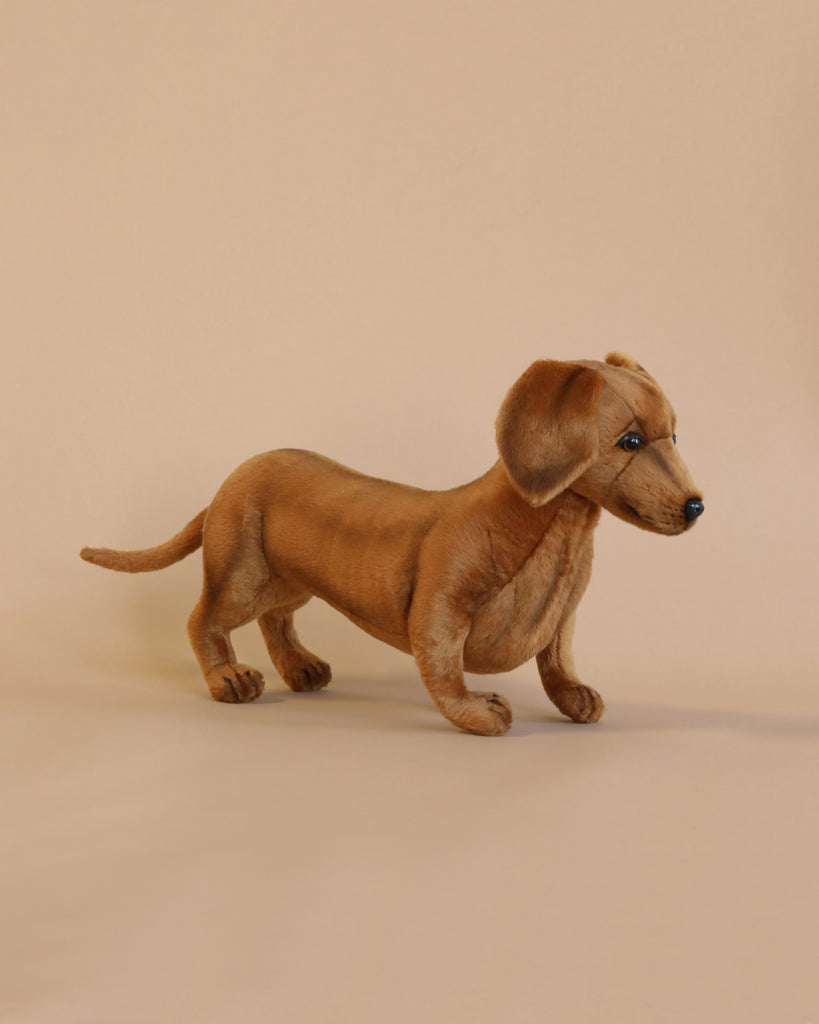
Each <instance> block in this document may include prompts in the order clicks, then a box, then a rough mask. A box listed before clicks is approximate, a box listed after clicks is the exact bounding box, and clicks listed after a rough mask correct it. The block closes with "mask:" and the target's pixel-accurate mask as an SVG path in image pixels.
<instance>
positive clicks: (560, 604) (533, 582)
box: [464, 509, 597, 672]
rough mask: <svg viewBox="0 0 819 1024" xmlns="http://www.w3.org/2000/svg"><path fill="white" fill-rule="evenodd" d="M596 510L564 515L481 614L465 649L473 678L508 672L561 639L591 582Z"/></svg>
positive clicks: (465, 661) (480, 611) (477, 616)
mask: <svg viewBox="0 0 819 1024" xmlns="http://www.w3.org/2000/svg"><path fill="white" fill-rule="evenodd" d="M596 522H597V514H596V510H594V511H592V510H590V511H589V512H588V514H585V515H581V516H578V514H577V510H576V509H567V510H566V511H565V512H564V513H563V514H561V515H558V516H557V517H556V519H555V522H554V523H553V524H552V526H551V528H550V529H549V530H548V531H547V532H546V533H545V534H544V535H543V537H542V538H541V539H540V541H539V542H538V544H537V545H536V547H535V548H534V550H533V551H532V552H531V553H530V554H529V556H528V557H527V558H526V559H525V561H524V562H523V563H522V564H521V565H520V566H519V568H518V569H517V571H516V572H515V573H514V574H513V575H512V576H511V578H510V579H509V580H508V581H506V582H505V583H503V584H502V585H501V586H500V587H499V589H498V590H497V591H496V592H495V593H494V594H493V595H492V596H491V597H490V598H489V600H488V601H487V602H486V603H485V604H484V605H483V606H482V607H481V608H480V609H479V611H478V612H477V614H476V615H475V616H474V618H473V621H472V629H471V630H470V633H469V637H468V638H467V642H466V645H465V647H464V667H465V668H466V670H467V671H469V672H506V671H509V670H510V669H512V668H515V667H517V666H518V665H521V664H523V662H525V661H528V660H529V659H530V658H532V657H534V655H535V654H537V653H538V652H539V651H541V650H543V649H544V648H545V647H546V646H548V644H549V643H550V641H551V640H552V638H553V637H554V635H555V632H556V630H557V628H558V626H559V625H560V624H561V622H562V621H563V619H564V618H565V616H566V614H567V612H568V611H570V610H571V608H572V607H573V606H574V604H576V602H577V600H579V597H580V595H581V594H582V591H583V589H584V588H585V586H586V583H587V582H588V577H589V572H590V566H591V556H592V534H593V527H594V525H596Z"/></svg>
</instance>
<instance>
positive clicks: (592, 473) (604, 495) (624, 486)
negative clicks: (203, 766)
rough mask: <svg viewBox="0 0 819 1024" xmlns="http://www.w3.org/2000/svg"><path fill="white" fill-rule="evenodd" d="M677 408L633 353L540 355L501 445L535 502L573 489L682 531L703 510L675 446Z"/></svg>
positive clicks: (507, 407) (518, 391)
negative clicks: (571, 358) (601, 358)
mask: <svg viewBox="0 0 819 1024" xmlns="http://www.w3.org/2000/svg"><path fill="white" fill-rule="evenodd" d="M675 428H676V417H675V415H674V410H673V409H672V408H671V405H670V404H669V402H668V399H667V398H666V397H665V395H664V394H663V392H662V390H661V389H660V387H659V385H658V384H657V382H656V381H655V380H654V379H653V378H652V377H650V376H649V374H648V373H646V371H645V370H644V369H643V368H642V367H641V366H639V364H637V363H636V362H634V360H633V359H630V358H629V357H628V356H624V355H622V354H621V353H619V352H614V353H611V354H610V355H609V356H607V357H606V361H605V363H599V362H591V361H588V362H586V361H578V362H573V363H560V362H555V361H549V360H544V361H541V362H539V363H534V364H533V365H532V366H530V367H529V369H528V370H527V371H526V373H525V374H524V375H523V376H522V377H521V378H520V380H519V381H518V382H517V383H516V384H515V385H514V387H513V388H512V389H511V390H510V392H509V394H508V395H507V396H506V399H505V401H504V403H503V405H502V406H501V411H500V414H499V416H498V424H497V437H498V448H499V451H500V454H501V461H502V462H503V464H504V466H505V468H506V471H507V473H508V475H509V478H510V480H511V481H512V483H513V485H514V486H515V488H516V489H517V490H518V491H519V493H520V494H521V495H522V496H523V497H524V498H526V500H527V501H529V502H530V503H531V504H533V505H542V504H544V503H545V502H547V501H550V500H552V499H553V498H554V497H556V496H557V495H558V494H559V493H560V492H561V491H563V490H566V489H571V490H573V491H575V492H576V493H577V494H580V495H582V496H583V497H585V498H588V499H589V500H591V501H594V502H596V503H597V504H599V505H602V506H603V508H605V509H607V510H608V511H609V512H611V513H613V514H614V515H616V516H618V517H619V518H620V519H624V520H625V521H626V522H628V523H632V524H633V525H634V526H639V527H640V528H641V529H644V530H651V531H653V532H654V533H664V534H678V533H684V532H685V531H686V530H687V529H689V528H690V527H691V526H692V525H693V523H694V522H695V521H696V520H697V518H698V517H699V516H700V515H701V514H702V512H703V511H704V505H703V502H702V496H701V494H700V493H699V491H698V490H697V488H696V487H695V486H694V482H693V481H692V479H691V477H690V476H689V474H688V470H687V469H686V468H685V465H684V464H683V461H682V459H681V458H680V456H679V454H678V452H677V448H676V437H675Z"/></svg>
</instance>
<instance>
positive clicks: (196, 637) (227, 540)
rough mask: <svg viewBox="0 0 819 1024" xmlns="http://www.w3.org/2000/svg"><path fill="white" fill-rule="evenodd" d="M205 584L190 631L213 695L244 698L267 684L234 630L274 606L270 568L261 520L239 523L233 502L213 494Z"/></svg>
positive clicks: (232, 701)
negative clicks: (241, 658) (239, 647)
mask: <svg viewBox="0 0 819 1024" xmlns="http://www.w3.org/2000/svg"><path fill="white" fill-rule="evenodd" d="M203 541H204V543H203V551H202V555H203V562H204V575H205V579H204V586H203V588H202V596H201V598H200V599H199V603H198V604H197V606H196V607H195V608H194V610H193V614H192V615H191V617H190V621H189V622H188V637H189V638H190V642H191V647H192V648H193V653H194V654H195V655H196V659H197V661H198V662H199V666H200V668H201V669H202V674H203V675H204V677H205V681H206V682H207V684H208V689H209V690H210V693H211V696H212V697H213V699H214V700H220V701H225V702H226V703H228V704H243V703H246V702H247V701H251V700H255V699H256V698H257V697H258V696H260V695H261V693H262V691H263V690H264V679H263V677H262V674H261V672H257V671H256V669H254V668H250V667H249V666H248V665H243V664H241V663H240V662H238V661H237V660H236V655H235V653H234V651H233V645H232V644H231V642H230V634H231V631H232V630H234V629H238V628H239V626H243V625H245V623H247V622H250V621H251V620H252V619H255V618H256V616H257V615H258V614H259V611H260V610H261V609H263V608H269V607H270V604H271V600H272V595H271V582H270V573H269V570H268V568H267V563H266V561H265V558H264V553H263V551H262V549H261V544H260V540H259V533H258V522H257V520H255V519H254V517H253V516H252V515H248V514H245V515H244V517H243V520H242V522H241V523H240V524H238V525H237V523H236V521H235V516H233V515H232V511H231V506H230V505H229V504H225V503H224V502H222V503H220V502H219V500H218V498H217V499H216V500H214V503H213V504H212V505H211V508H210V510H209V512H208V518H207V519H206V521H205V531H204V537H203Z"/></svg>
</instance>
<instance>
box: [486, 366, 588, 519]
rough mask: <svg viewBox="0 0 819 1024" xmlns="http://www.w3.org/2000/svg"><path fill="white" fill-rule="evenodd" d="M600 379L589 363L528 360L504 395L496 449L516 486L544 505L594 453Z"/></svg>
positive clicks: (535, 503)
mask: <svg viewBox="0 0 819 1024" xmlns="http://www.w3.org/2000/svg"><path fill="white" fill-rule="evenodd" d="M602 384H603V379H602V377H601V376H600V374H599V373H598V372H597V371H596V370H593V369H591V368H590V367H583V366H578V365H577V364H576V363H560V362H557V361H555V360H551V359H543V360H540V362H537V363H532V365H531V366H530V367H529V369H528V370H527V371H526V373H524V375H523V376H522V377H521V378H520V380H518V381H517V383H516V384H514V385H513V386H512V388H511V390H510V391H509V393H508V394H507V396H506V398H505V399H504V400H503V405H501V408H500V412H499V413H498V420H497V424H496V436H497V440H498V450H499V451H500V456H501V461H502V462H503V465H504V468H505V469H506V472H507V473H508V474H509V479H510V480H511V481H512V483H513V485H514V487H515V489H516V490H517V491H518V492H519V493H520V494H521V495H522V496H523V497H524V498H525V499H526V500H527V501H528V502H529V503H530V504H531V505H545V504H546V502H547V501H551V500H552V498H554V497H555V495H557V494H559V493H560V492H561V491H563V490H565V489H566V488H567V487H568V486H569V485H570V484H571V483H572V482H573V481H575V480H576V479H577V478H578V477H579V476H580V474H581V473H583V472H585V470H587V469H588V468H589V466H590V465H591V464H592V462H593V461H594V460H595V458H596V457H597V451H598V430H597V405H598V400H599V397H600V388H601V387H602Z"/></svg>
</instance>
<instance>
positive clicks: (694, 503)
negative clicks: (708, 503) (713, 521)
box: [685, 498, 705, 523]
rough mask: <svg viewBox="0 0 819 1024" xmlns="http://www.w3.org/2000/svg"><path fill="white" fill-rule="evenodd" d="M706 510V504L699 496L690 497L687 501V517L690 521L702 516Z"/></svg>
mask: <svg viewBox="0 0 819 1024" xmlns="http://www.w3.org/2000/svg"><path fill="white" fill-rule="evenodd" d="M704 511H705V505H703V503H702V502H701V501H700V499H699V498H689V499H688V501H687V502H686V503H685V518H686V519H687V520H688V522H689V523H691V522H693V521H694V520H695V519H696V518H697V517H698V516H701V515H702V514H703V512H704Z"/></svg>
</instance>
